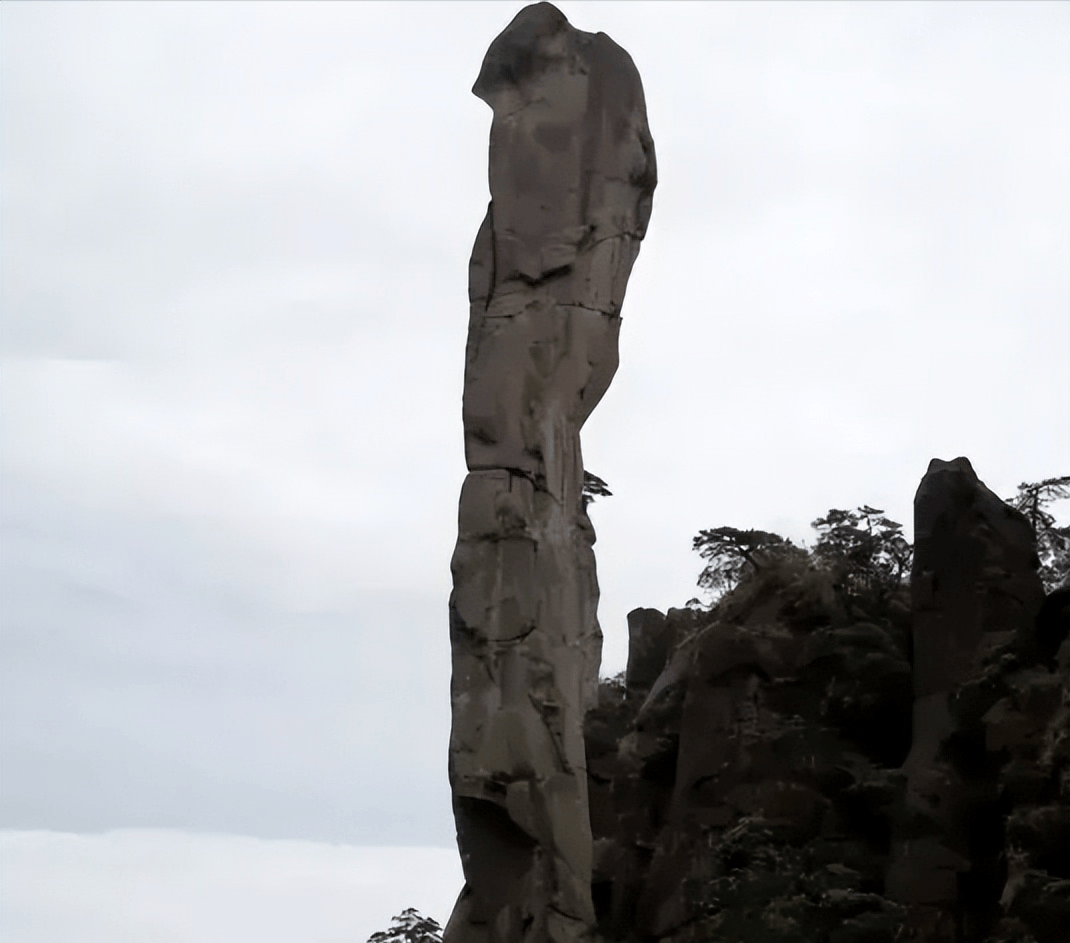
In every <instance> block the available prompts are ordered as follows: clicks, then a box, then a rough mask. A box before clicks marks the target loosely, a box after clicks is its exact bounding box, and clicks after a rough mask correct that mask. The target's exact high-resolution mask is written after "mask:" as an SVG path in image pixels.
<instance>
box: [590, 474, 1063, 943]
mask: <svg viewBox="0 0 1070 943" xmlns="http://www.w3.org/2000/svg"><path fill="white" fill-rule="evenodd" d="M915 513H916V521H915V533H916V539H917V543H916V547H915V561H914V568H913V572H912V576H911V584H910V587H909V589H908V588H906V587H903V588H901V589H900V590H899V591H897V592H895V593H892V594H891V595H890V596H888V597H887V598H885V599H884V600H883V601H882V602H881V603H880V605H879V606H876V607H875V608H872V607H871V608H870V610H869V611H868V612H866V613H865V617H864V618H862V617H860V615H859V611H858V605H857V604H858V600H857V599H852V598H850V597H849V596H848V595H845V593H844V590H843V587H842V586H840V585H837V584H836V583H835V582H834V581H833V579H832V578H831V576H830V574H828V573H823V572H821V570H820V568H815V567H813V566H812V565H809V564H808V563H807V562H806V561H805V559H802V558H795V559H792V558H790V557H789V558H785V559H784V560H783V561H781V562H780V563H778V564H777V565H776V566H774V567H772V568H770V569H769V570H767V571H766V572H764V573H763V574H762V576H761V577H755V578H754V579H752V580H751V581H750V582H747V583H744V584H741V585H740V587H738V588H737V589H736V590H735V591H734V592H733V593H731V594H730V595H729V596H727V597H726V598H725V599H724V600H722V601H721V603H719V604H718V606H717V607H716V608H715V609H714V610H712V611H711V612H709V613H696V612H686V611H684V610H669V612H668V613H667V614H666V617H665V620H664V621H665V627H667V628H668V629H671V631H669V635H670V637H671V639H672V642H671V645H670V650H669V652H668V657H667V658H666V660H665V665H664V667H663V668H662V670H661V672H660V674H659V675H658V676H657V678H656V679H655V680H654V681H653V683H652V684H651V685H650V687H649V691H648V692H647V693H646V695H645V697H644V698H642V700H640V697H639V696H638V693H637V690H635V689H634V688H633V686H631V685H626V684H625V683H622V682H603V686H602V692H601V693H602V697H601V700H600V703H599V705H598V707H597V708H595V709H594V710H592V711H591V713H590V714H589V715H588V719H587V737H588V756H589V769H588V776H589V781H590V783H591V784H592V785H591V813H592V814H591V822H592V829H593V834H594V839H595V848H596V855H595V862H594V872H593V887H594V891H595V893H594V904H595V907H596V914H597V918H598V921H599V927H600V930H601V931H602V933H603V934H604V936H605V938H606V939H608V940H622V941H628V943H640V941H641V943H655V941H656V943H722V941H723V943H729V941H731V943H740V941H745V943H751V941H765V940H769V941H774V940H776V941H782V940H787V941H797V943H804V941H805V943H833V941H834V943H877V941H887V943H893V941H895V943H903V941H917V943H940V941H947V943H1011V941H1018V943H1028V941H1035V943H1056V941H1061V940H1064V939H1066V928H1067V926H1070V611H1068V609H1070V607H1068V603H1070V599H1068V595H1070V594H1068V593H1067V589H1066V588H1065V587H1064V588H1061V589H1057V590H1055V591H1053V592H1051V593H1049V594H1048V595H1047V597H1045V596H1044V594H1043V591H1042V589H1041V587H1040V582H1039V580H1038V578H1037V575H1036V562H1037V561H1036V555H1035V553H1034V546H1035V543H1034V535H1033V534H1032V531H1031V529H1030V528H1029V526H1028V524H1027V523H1026V522H1025V521H1024V519H1023V518H1022V516H1021V515H1020V514H1018V512H1016V511H1014V510H1013V509H1012V508H1010V507H1008V506H1007V505H1005V504H1004V503H1003V502H1002V501H1000V500H999V499H998V498H997V497H996V496H995V495H994V494H992V492H990V491H989V490H988V489H987V488H985V486H984V485H983V483H981V482H980V481H979V480H978V478H977V476H976V474H975V473H974V472H973V469H972V468H971V467H970V465H969V462H967V461H966V460H965V459H957V460H955V461H953V462H942V461H939V460H934V461H933V463H932V464H931V465H930V468H929V471H928V473H927V474H926V476H925V477H924V478H923V480H922V482H921V485H920V486H919V488H918V492H917V498H916V504H915ZM652 612H653V611H652V610H645V611H641V613H640V614H638V615H634V617H633V618H632V619H631V620H630V627H631V626H634V627H635V631H633V632H631V633H630V634H631V639H632V645H633V646H636V647H637V648H638V651H637V652H636V653H635V659H634V661H635V664H636V665H637V666H638V665H645V664H648V663H649V660H650V659H651V658H653V661H654V662H659V661H660V660H661V655H660V653H659V654H657V655H656V656H651V654H650V653H651V650H652V648H653V647H655V646H652V645H651V638H653V637H658V633H660V632H661V631H663V630H665V629H663V627H662V624H661V620H659V618H658V617H657V614H656V613H654V614H650V613H652ZM651 632H652V633H653V635H650V634H649V633H651ZM632 663H633V659H632V658H631V657H629V672H630V673H631V666H632ZM637 670H638V675H637V677H640V676H644V677H645V675H644V670H643V669H637ZM644 685H645V680H644ZM614 743H615V744H616V749H615V750H614Z"/></svg>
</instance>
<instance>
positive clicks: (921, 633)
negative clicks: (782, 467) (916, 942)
mask: <svg viewBox="0 0 1070 943" xmlns="http://www.w3.org/2000/svg"><path fill="white" fill-rule="evenodd" d="M1037 562H1038V561H1037V555H1036V537H1035V535H1034V533H1033V529H1032V528H1031V527H1030V525H1029V522H1028V520H1027V519H1026V517H1025V516H1024V515H1023V514H1021V513H1020V512H1019V511H1016V510H1015V509H1014V508H1012V507H1010V506H1009V505H1007V504H1005V503H1004V502H1003V501H1001V500H1000V499H999V498H998V497H997V496H996V495H995V494H993V493H992V492H991V491H989V489H988V488H986V487H985V485H984V483H983V482H982V481H980V479H978V477H977V474H976V472H975V471H974V470H973V467H972V466H971V465H970V462H969V460H968V459H966V458H956V459H954V460H953V461H950V462H945V461H942V460H940V459H933V460H932V461H931V462H930V463H929V468H928V471H927V472H926V474H925V477H924V478H923V479H922V480H921V484H920V485H919V486H918V491H917V494H916V496H915V498H914V566H913V570H912V573H911V596H912V610H913V623H914V626H913V632H914V646H913V647H914V720H913V739H912V747H911V751H910V754H909V756H908V757H907V759H906V761H905V762H904V764H903V772H904V773H905V774H906V776H907V793H906V804H905V808H904V810H903V813H902V815H901V816H900V817H899V821H898V822H897V823H896V828H895V834H894V836H893V845H892V863H891V866H890V868H889V870H888V875H887V893H888V895H889V896H890V897H893V898H895V899H898V900H900V901H902V902H903V903H905V904H907V905H909V906H910V921H909V922H910V929H911V931H912V932H913V933H915V934H917V935H918V936H920V937H922V938H924V939H926V940H929V941H932V943H942V941H945V940H946V941H949V943H950V941H958V940H963V939H966V940H975V939H980V938H981V937H982V935H983V934H984V933H985V932H987V930H988V928H989V926H990V925H991V924H992V923H993V922H994V921H995V919H996V918H997V916H998V912H999V908H998V904H997V902H998V900H999V895H1000V889H1001V888H1002V886H1003V882H1004V878H1005V869H1006V856H1005V854H1004V847H1003V843H1004V836H1003V819H1004V817H1005V814H1006V812H1005V810H1004V809H1002V808H1001V807H1000V802H999V771H1000V759H999V756H1000V748H1001V746H1002V745H1001V744H1000V743H999V735H998V734H997V735H996V736H993V735H992V734H991V732H990V733H989V736H988V737H987V740H988V743H987V744H986V736H985V726H986V723H989V724H991V723H992V717H991V714H990V713H986V712H989V709H990V708H992V707H993V705H994V704H996V702H997V701H999V698H1000V694H1001V693H1003V691H1004V690H1005V689H1006V685H1007V678H1006V677H1004V676H1005V675H1008V669H1013V668H1014V667H1016V665H1017V663H1018V662H1019V661H1020V660H1021V658H1022V656H1023V655H1025V653H1027V652H1029V653H1032V652H1034V651H1035V649H1036V626H1035V620H1036V617H1037V615H1038V614H1039V612H1040V610H1041V607H1042V604H1043V602H1044V588H1043V585H1042V584H1041V581H1040V577H1039V576H1038V575H1037ZM1036 670H1037V671H1038V672H1039V673H1040V674H1042V675H1044V676H1047V675H1048V671H1047V669H1046V668H1044V669H1041V668H1038V669H1036ZM1043 680H1044V681H1045V682H1046V683H1048V686H1049V687H1050V688H1052V690H1053V691H1054V690H1055V689H1057V688H1058V679H1057V678H1053V679H1049V678H1047V677H1045V678H1044V679H1043ZM1057 700H1058V697H1057V694H1056V695H1055V701H1057ZM997 726H998V725H997Z"/></svg>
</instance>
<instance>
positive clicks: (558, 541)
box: [444, 3, 656, 943]
mask: <svg viewBox="0 0 1070 943" xmlns="http://www.w3.org/2000/svg"><path fill="white" fill-rule="evenodd" d="M473 92H474V93H475V94H476V95H477V96H478V97H480V98H482V99H483V100H484V101H486V102H487V103H488V104H489V105H490V107H491V108H492V110H493V112H494V117H493V123H492V126H491V133H490V174H489V176H490V192H491V202H490V206H489V208H488V210H487V216H486V218H485V219H484V221H483V224H482V226H481V227H480V230H479V233H478V235H477V236H476V242H475V247H474V249H473V251H472V259H471V263H470V267H469V300H470V303H471V309H470V318H469V327H468V342H467V350H466V358H465V377H464V398H463V420H464V443H465V460H466V462H467V465H468V469H469V475H468V477H467V478H466V479H465V482H464V485H463V487H462V490H461V499H460V511H459V524H458V539H457V546H456V550H455V552H454V556H453V560H452V564H451V568H452V571H453V586H454V588H453V594H452V595H451V597H450V640H451V645H452V653H453V681H452V686H451V704H452V711H453V727H452V733H451V737H450V750H449V775H450V785H451V787H452V790H453V802H454V815H455V818H456V823H457V842H458V846H459V848H460V852H461V861H462V865H463V867H464V874H465V887H464V889H463V891H462V892H461V895H460V897H459V899H458V901H457V904H456V906H455V908H454V912H453V915H452V916H451V918H450V920H449V923H448V924H447V926H446V929H445V935H444V939H445V941H446V943H520V941H525V943H544V941H545V943H573V941H580V940H587V939H589V938H590V932H591V928H592V926H593V923H594V910H593V906H592V900H591V854H592V848H591V830H590V818H589V808H588V796H587V774H586V766H587V763H586V756H585V747H584V740H583V727H582V724H583V717H584V714H585V712H586V710H587V708H588V706H589V705H590V704H592V703H593V701H594V699H595V698H596V695H597V683H598V666H599V661H600V657H601V643H602V634H601V631H600V629H599V627H598V622H597V618H596V609H597V603H598V584H597V580H596V577H595V561H594V553H593V550H592V545H593V544H594V530H593V528H592V527H591V523H590V520H589V519H588V518H587V515H586V513H585V511H584V508H583V504H582V501H581V492H582V485H583V461H582V457H581V454H580V440H579V433H580V429H581V428H582V426H583V424H584V422H585V421H586V419H587V417H588V416H589V415H590V413H591V411H592V410H593V409H594V407H595V406H596V405H597V404H598V402H599V400H600V399H601V398H602V395H603V394H604V393H605V391H606V389H607V388H608V386H609V383H610V380H611V379H612V377H613V374H614V373H615V371H616V368H617V337H618V333H619V331H620V321H621V318H620V312H621V304H622V302H623V299H624V290H625V286H626V284H627V280H628V276H629V273H630V271H631V268H632V264H633V262H634V261H635V258H636V256H637V254H638V251H639V242H640V240H641V239H642V238H643V235H644V233H645V231H646V225H647V221H648V220H649V217H650V208H651V199H652V194H653V190H654V186H655V181H656V172H655V165H654V148H653V143H652V141H651V138H650V133H649V130H648V128H647V122H646V112H645V105H644V101H643V90H642V85H641V83H640V80H639V74H638V72H637V71H636V69H635V66H634V64H633V63H632V60H631V58H630V57H629V56H628V54H627V53H626V52H625V51H624V50H623V49H621V48H620V47H619V46H617V45H616V44H615V43H614V42H613V41H612V40H611V39H609V37H607V36H606V35H604V34H603V33H598V34H592V33H585V32H582V31H580V30H576V29H573V28H572V26H570V25H569V23H568V21H567V20H566V19H565V17H564V16H563V15H562V14H561V13H560V12H559V11H558V10H557V9H556V8H555V7H553V6H552V5H550V4H548V3H539V4H535V5H533V6H529V7H525V8H524V9H523V10H522V11H521V12H520V13H519V14H518V15H517V16H516V18H515V19H514V20H513V21H512V23H510V24H509V26H508V27H507V28H506V29H505V31H504V32H502V34H501V35H500V36H498V37H497V39H495V40H494V42H493V43H492V44H491V46H490V49H489V50H488V51H487V55H486V58H485V59H484V62H483V67H482V69H481V71H480V74H479V78H478V79H477V81H476V83H475V86H474V88H473Z"/></svg>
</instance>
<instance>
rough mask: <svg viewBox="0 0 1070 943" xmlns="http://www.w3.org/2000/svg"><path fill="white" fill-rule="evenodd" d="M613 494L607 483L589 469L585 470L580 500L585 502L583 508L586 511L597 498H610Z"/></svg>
mask: <svg viewBox="0 0 1070 943" xmlns="http://www.w3.org/2000/svg"><path fill="white" fill-rule="evenodd" d="M612 494H613V492H612V491H610V490H609V485H607V484H606V483H605V482H604V481H602V479H601V478H599V477H598V476H597V475H592V474H591V473H590V472H589V471H587V469H586V468H585V469H584V470H583V491H582V493H581V496H580V500H581V501H582V502H583V509H584V510H585V511H586V510H587V506H588V505H589V504H590V503H591V502H592V501H593V500H594V499H595V498H608V497H610V496H611V495H612Z"/></svg>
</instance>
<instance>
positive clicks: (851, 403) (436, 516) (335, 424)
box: [0, 0, 1070, 848]
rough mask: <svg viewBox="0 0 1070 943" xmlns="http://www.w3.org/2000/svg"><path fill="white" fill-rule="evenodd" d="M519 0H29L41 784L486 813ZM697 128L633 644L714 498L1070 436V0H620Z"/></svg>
mask: <svg viewBox="0 0 1070 943" xmlns="http://www.w3.org/2000/svg"><path fill="white" fill-rule="evenodd" d="M520 7H521V4H519V3H491V2H480V3H443V2H435V3H412V2H409V3H386V4H372V3H351V4H347V3H324V4H313V3H302V4H290V3H241V4H238V3H230V4H224V3H214V4H209V3H199V4H193V3H174V4H155V3H125V2H124V3H103V2H98V3H91V4H66V3H62V4H61V3H50V4H30V3H23V2H13V0H8V2H5V3H4V4H3V5H2V8H0V17H2V20H0V27H2V29H0V42H2V49H0V52H2V63H0V68H2V89H0V94H2V104H3V110H2V128H0V131H2V142H0V146H2V154H0V156H2V162H3V207H2V217H0V224H2V260H0V261H2V266H3V271H2V274H3V278H2V299H0V300H2V317H3V321H2V334H0V341H2V358H3V362H2V372H0V382H2V397H3V400H2V402H3V410H2V416H0V419H2V463H3V467H2V472H3V476H2V527H3V533H2V540H3V555H2V577H3V584H2V598H3V608H2V616H3V640H2V641H3V679H2V680H3V692H2V698H3V701H2V705H0V706H2V711H3V726H2V729H0V734H2V743H0V746H2V756H0V761H2V765H3V779H4V782H3V793H4V801H3V820H2V824H3V825H4V826H6V827H7V828H11V829H59V830H68V831H74V832H95V831H101V830H106V829H111V828H118V827H150V828H170V829H183V830H190V831H211V832H218V833H232V834H241V835H247V836H255V837H260V838H266V839H301V840H308V841H318V842H344V843H349V844H353V845H377V846H381V845H421V846H438V847H443V848H448V847H452V843H453V821H452V815H451V812H450V801H449V786H448V783H447V779H446V748H447V741H448V731H449V675H450V656H449V643H448V631H447V617H446V602H447V598H448V595H449V591H450V573H449V559H450V554H451V552H452V548H453V542H454V539H455V536H456V512H457V498H458V494H459V489H460V485H461V482H462V480H463V478H464V475H465V467H464V457H463V449H462V437H461V383H462V373H463V364H464V343H465V335H466V329H467V318H468V309H467V284H466V281H467V263H468V256H469V253H470V251H471V246H472V242H473V239H474V237H475V233H476V229H477V227H478V225H479V223H480V221H481V220H482V218H483V215H484V213H485V211H486V204H487V200H488V198H489V194H488V188H487V141H488V133H489V128H490V119H491V113H490V110H489V109H488V108H487V106H486V105H485V104H484V103H483V102H481V101H479V100H478V99H477V98H475V96H473V95H472V94H471V92H470V89H471V85H472V83H473V81H474V79H475V76H476V75H477V73H478V71H479V67H480V63H481V61H482V57H483V54H484V52H485V50H486V48H487V46H488V44H489V43H490V41H491V40H492V39H493V38H494V36H495V35H497V33H498V32H500V30H501V29H503V28H504V27H505V25H506V24H507V23H508V22H509V20H510V19H511V18H512V17H513V15H515V13H516V12H517V11H518V10H519V9H520ZM559 7H560V8H561V10H562V11H563V12H564V13H565V14H566V15H567V16H568V17H569V19H570V20H571V21H572V23H573V25H575V26H577V27H578V28H581V29H587V30H591V31H598V30H601V31H604V32H606V33H608V34H609V35H610V36H611V37H612V38H613V39H614V40H616V41H617V42H618V43H620V44H621V45H622V46H624V47H625V48H626V49H627V50H628V51H629V52H630V53H631V55H632V57H633V58H634V60H635V62H636V65H637V66H638V68H639V71H640V74H641V75H642V78H643V83H644V86H645V90H646V99H647V108H648V113H649V121H650V127H651V130H652V133H653V136H654V141H655V146H656V149H657V158H658V172H659V176H660V180H659V184H658V189H657V191H656V193H655V198H654V211H653V216H652V220H651V224H650V229H649V232H648V235H647V238H646V240H645V242H644V243H643V247H642V251H641V253H640V255H639V260H638V262H637V263H636V266H635V269H634V272H633V275H632V278H631V282H630V284H629V287H628V293H627V298H626V301H625V305H624V326H623V330H622V334H621V366H620V370H619V372H618V373H617V376H616V379H615V380H614V383H613V385H612V386H611V387H610V390H609V392H608V393H607V395H606V397H605V399H604V401H603V402H602V404H601V405H600V406H599V408H598V409H597V410H596V411H595V413H594V415H593V417H592V418H591V420H590V421H589V423H588V425H587V428H586V429H585V430H584V433H583V443H584V457H585V464H586V466H587V468H588V469H589V470H591V471H593V472H594V473H595V474H597V475H599V476H601V477H602V478H604V479H605V480H606V481H607V482H608V483H609V486H610V488H611V489H612V490H613V492H614V494H613V497H611V498H607V499H602V500H600V501H598V502H597V503H596V504H595V505H594V509H593V512H592V518H593V520H594V524H595V527H596V529H597V531H598V543H597V545H596V548H595V549H596V553H597V556H598V567H599V579H600V582H601V586H602V602H601V606H600V618H601V622H602V627H603V631H604V632H605V638H606V640H605V655H604V661H603V673H610V674H611V673H615V672H616V671H619V670H621V669H622V668H623V667H624V663H625V660H626V655H627V653H626V646H627V632H626V625H625V614H626V613H627V612H628V611H629V610H630V609H632V608H634V607H636V606H656V607H659V608H662V609H665V608H667V607H669V606H673V605H677V606H679V605H683V604H684V603H685V602H686V601H687V600H688V599H689V598H690V597H692V596H695V595H696V594H697V592H698V591H697V589H696V587H695V579H696V576H697V574H698V572H699V569H700V568H701V561H700V560H699V559H698V557H697V556H696V555H695V554H694V553H693V552H692V551H691V538H692V536H693V535H694V534H695V533H696V532H697V531H698V530H699V529H700V528H703V527H715V526H718V525H722V524H731V525H734V526H738V527H760V528H763V529H771V530H775V531H777V532H779V533H781V534H784V535H786V536H789V537H791V538H793V539H795V540H796V541H801V540H807V539H810V538H811V532H810V530H809V522H810V521H811V520H813V519H814V518H815V517H817V516H818V515H820V514H822V513H824V512H825V511H827V510H828V509H829V508H830V507H853V506H856V505H858V504H861V503H864V502H865V503H869V504H872V505H875V506H877V507H880V508H883V509H884V510H885V511H886V512H887V513H888V514H889V515H890V516H892V517H893V518H895V519H896V520H898V521H901V522H902V523H903V524H904V525H905V526H906V530H907V534H908V536H912V528H911V502H912V498H913V494H914V490H915V488H916V487H917V483H918V480H919V479H920V477H921V475H922V474H923V473H924V471H925V468H926V465H927V464H928V462H929V460H930V459H931V458H933V457H940V458H945V459H950V458H954V457H955V456H957V455H966V456H968V457H969V458H970V459H971V461H972V462H973V464H974V467H975V468H976V469H977V472H978V474H979V475H980V476H981V478H982V479H983V480H984V481H985V482H986V483H987V484H988V485H989V486H990V487H991V488H992V489H993V490H995V491H996V492H997V493H999V494H1001V495H1003V496H1004V497H1007V496H1010V495H1012V494H1013V493H1014V491H1015V488H1016V486H1017V485H1018V483H1019V482H1021V481H1025V480H1030V481H1033V480H1038V479H1040V478H1044V477H1049V476H1053V475H1058V474H1065V473H1067V471H1068V469H1070V435H1068V431H1070V366H1068V364H1070V358H1068V356H1067V354H1068V351H1070V319H1068V316H1067V313H1068V310H1070V227H1068V225H1067V222H1068V218H1070V149H1068V148H1067V141H1068V140H1070V6H1068V5H1067V4H1065V3H1055V2H1047V3H1029V2H1023V0H1014V2H1008V3H996V2H984V3H971V2H961V3H883V4H882V3H876V2H868V3H860V2H859V3H846V2H835V3H827V4H819V3H795V2H792V3H771V2H769V3H730V2H725V3H709V4H700V3H683V4H674V3H666V2H659V3H657V4H647V3H586V2H585V3H578V2H561V3H560V4H559Z"/></svg>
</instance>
